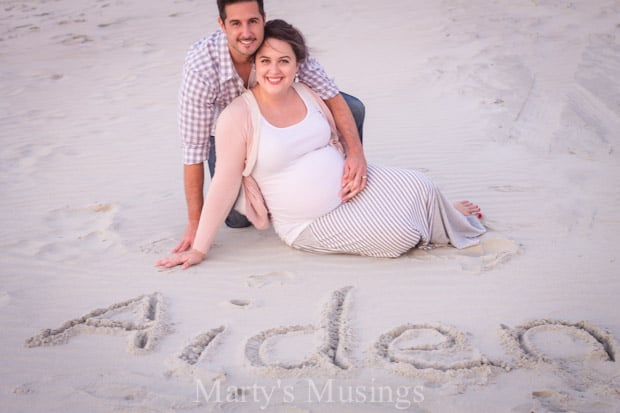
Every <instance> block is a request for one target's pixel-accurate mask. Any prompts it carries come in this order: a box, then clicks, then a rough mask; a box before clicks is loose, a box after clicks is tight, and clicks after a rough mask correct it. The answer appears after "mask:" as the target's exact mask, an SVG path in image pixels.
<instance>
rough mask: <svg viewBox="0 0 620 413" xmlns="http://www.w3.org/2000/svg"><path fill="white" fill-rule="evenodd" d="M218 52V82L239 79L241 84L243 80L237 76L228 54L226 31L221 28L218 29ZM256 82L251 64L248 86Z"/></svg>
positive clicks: (254, 71)
mask: <svg viewBox="0 0 620 413" xmlns="http://www.w3.org/2000/svg"><path fill="white" fill-rule="evenodd" d="M217 47H218V53H219V55H220V82H221V83H226V82H228V81H230V80H234V81H239V82H241V83H242V84H243V80H241V78H240V77H239V74H238V73H237V70H235V65H234V64H233V60H232V57H231V56H230V50H229V49H228V38H227V37H226V33H224V32H223V31H222V29H219V30H218V44H217ZM255 84H256V70H255V67H254V65H252V72H251V73H250V79H249V82H248V86H249V87H252V86H254V85H255Z"/></svg>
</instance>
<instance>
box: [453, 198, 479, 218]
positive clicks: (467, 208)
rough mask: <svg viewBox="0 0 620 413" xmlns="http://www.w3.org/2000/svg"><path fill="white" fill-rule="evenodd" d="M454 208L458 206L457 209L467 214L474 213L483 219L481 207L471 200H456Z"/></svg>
mask: <svg viewBox="0 0 620 413" xmlns="http://www.w3.org/2000/svg"><path fill="white" fill-rule="evenodd" d="M454 208H456V210H457V211H459V212H460V213H461V214H463V215H465V216H469V215H474V216H476V217H478V219H482V212H481V211H480V207H479V206H478V205H476V204H473V203H471V202H469V201H459V202H455V203H454Z"/></svg>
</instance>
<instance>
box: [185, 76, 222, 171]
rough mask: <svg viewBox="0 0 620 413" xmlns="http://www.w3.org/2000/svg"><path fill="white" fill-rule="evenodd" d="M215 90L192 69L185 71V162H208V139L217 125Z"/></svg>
mask: <svg viewBox="0 0 620 413" xmlns="http://www.w3.org/2000/svg"><path fill="white" fill-rule="evenodd" d="M214 89H215V88H214V86H213V85H212V84H211V83H210V82H208V81H207V80H206V78H205V77H204V76H200V75H199V74H198V73H197V72H196V71H195V70H193V69H192V68H187V67H186V68H185V69H184V71H183V81H182V83H181V88H180V90H179V111H178V123H179V133H180V135H181V139H182V142H183V162H184V163H185V164H186V165H192V164H198V163H202V162H204V161H206V160H207V159H208V158H209V136H210V135H211V130H212V128H213V123H214V121H215V98H216V95H217V93H216V91H215V90H214Z"/></svg>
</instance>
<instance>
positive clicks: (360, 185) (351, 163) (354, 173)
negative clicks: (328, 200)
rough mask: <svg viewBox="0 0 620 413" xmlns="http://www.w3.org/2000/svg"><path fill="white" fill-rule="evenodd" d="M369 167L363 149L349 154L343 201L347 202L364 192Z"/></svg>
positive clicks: (346, 161) (345, 169) (344, 176)
mask: <svg viewBox="0 0 620 413" xmlns="http://www.w3.org/2000/svg"><path fill="white" fill-rule="evenodd" d="M367 173H368V167H367V165H366V158H365V157H364V152H363V151H361V150H360V151H358V152H354V153H349V154H347V159H346V160H345V163H344V174H343V176H342V191H340V196H341V197H342V202H347V201H349V200H351V199H352V198H353V197H355V196H356V195H357V194H359V193H360V192H362V191H363V190H364V188H365V187H366V180H367V175H366V174H367Z"/></svg>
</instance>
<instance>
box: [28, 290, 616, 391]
mask: <svg viewBox="0 0 620 413" xmlns="http://www.w3.org/2000/svg"><path fill="white" fill-rule="evenodd" d="M352 290H353V287H350V286H347V287H343V288H341V289H339V290H336V291H334V292H333V293H331V294H330V295H329V297H328V300H327V303H326V304H325V306H324V310H323V313H322V319H321V321H320V322H319V323H318V324H317V325H292V326H286V327H275V328H271V329H267V330H264V331H261V332H259V333H258V334H255V335H253V336H252V337H250V338H249V339H248V340H247V341H246V343H245V351H244V354H245V358H246V361H248V362H249V365H250V366H251V367H252V368H255V369H259V370H261V369H263V370H264V371H265V372H267V371H270V372H272V373H277V374H279V375H281V374H286V373H292V374H294V375H296V374H299V373H300V372H304V371H308V370H312V369H321V370H323V371H326V369H327V371H332V372H338V371H347V370H351V369H353V368H354V367H355V363H354V362H353V361H352V357H351V353H352V345H351V343H352V334H351V328H350V326H349V321H348V320H349V317H348V315H349V312H350V307H351V306H350V300H351V292H352ZM225 331H226V327H225V326H219V327H216V328H213V329H211V330H209V331H207V332H205V333H201V334H199V335H197V336H196V337H194V338H193V339H192V340H191V341H190V342H189V344H187V345H186V346H185V347H184V348H183V349H182V350H181V352H180V353H179V354H178V355H177V356H175V359H176V360H177V362H178V363H180V364H181V365H182V366H181V367H184V368H189V369H192V368H195V366H196V365H197V364H198V363H199V362H200V361H201V360H203V359H204V357H205V354H206V353H207V352H208V350H209V349H210V348H212V347H213V346H214V343H215V342H217V341H218V340H220V341H221V337H222V335H223V333H224V332H225ZM170 332H171V330H170V329H169V328H168V327H167V324H166V322H165V320H164V317H163V300H162V296H161V294H159V293H154V294H150V295H143V296H139V297H136V298H133V299H130V300H127V301H123V302H120V303H116V304H113V305H111V306H109V307H108V308H105V309H97V310H94V311H91V312H90V313H88V314H86V315H84V316H82V317H79V318H76V319H74V320H70V321H67V322H65V323H64V324H63V325H62V326H60V327H59V328H56V329H46V330H43V331H42V332H41V333H40V334H38V335H36V336H34V337H31V338H29V339H27V340H26V346H27V347H38V346H46V345H57V344H63V343H66V342H67V341H68V340H69V339H70V337H72V336H73V335H75V334H78V333H93V334H95V333H103V334H121V335H126V336H127V339H128V340H127V348H128V351H129V352H132V353H144V352H147V351H151V350H152V349H153V348H154V346H155V344H156V343H157V341H158V340H159V339H161V337H162V336H164V335H166V334H170ZM306 335H311V336H314V337H316V336H318V337H319V338H320V340H318V342H319V344H318V345H317V346H316V348H314V349H312V350H308V351H305V350H303V349H302V350H301V352H302V353H309V354H301V355H299V357H295V358H294V359H293V360H291V359H290V357H289V358H288V359H287V357H281V355H279V354H278V352H277V351H276V352H275V354H274V351H272V350H273V348H274V344H277V342H278V340H279V341H282V340H286V339H291V340H294V339H296V338H299V337H300V336H302V337H303V336H306ZM500 337H501V340H502V344H503V345H504V347H505V348H506V349H507V350H508V352H509V353H510V354H511V355H512V361H510V362H509V361H504V360H491V359H489V358H487V357H485V356H484V355H483V354H481V353H480V352H479V351H478V350H476V349H475V348H472V346H471V345H470V344H469V341H468V339H467V336H466V335H465V334H463V333H461V332H459V331H458V330H456V329H454V328H452V327H450V326H445V325H442V324H435V323H417V324H403V325H401V326H398V327H396V328H393V329H391V330H389V331H387V332H386V333H384V334H382V335H381V336H380V337H379V338H378V339H377V341H376V343H375V344H374V345H373V347H372V349H373V354H374V359H375V360H374V361H375V362H376V363H378V364H381V365H383V366H385V367H386V368H388V369H390V370H392V371H394V372H397V373H400V374H405V375H417V376H420V375H421V376H426V377H427V378H440V379H441V378H442V377H452V376H455V375H463V376H464V377H481V376H488V375H489V374H491V372H492V371H493V370H498V369H499V370H511V369H513V368H518V367H524V366H531V365H533V364H535V363H540V362H543V363H554V362H556V361H558V362H562V361H576V362H579V361H584V360H591V361H602V362H615V361H616V354H617V353H618V345H617V343H616V341H615V340H614V338H613V336H612V335H611V334H610V333H609V332H607V331H604V330H603V329H601V328H599V327H597V326H595V325H593V324H591V323H588V322H576V323H571V322H566V321H560V320H545V319H543V320H534V321H530V322H528V323H526V324H523V325H521V326H518V327H516V328H510V327H507V326H503V325H502V326H501V328H500ZM550 338H551V339H553V340H554V341H555V342H565V343H578V345H574V346H573V347H566V346H563V347H562V350H558V348H557V347H549V346H546V345H545V343H546V342H548V341H549V339H550ZM275 347H277V346H275ZM567 348H568V349H567ZM571 349H572V350H571ZM214 351H215V350H214ZM295 351H298V348H297V347H296V350H295ZM558 352H559V353H558Z"/></svg>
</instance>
